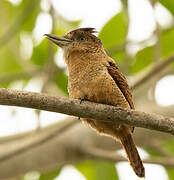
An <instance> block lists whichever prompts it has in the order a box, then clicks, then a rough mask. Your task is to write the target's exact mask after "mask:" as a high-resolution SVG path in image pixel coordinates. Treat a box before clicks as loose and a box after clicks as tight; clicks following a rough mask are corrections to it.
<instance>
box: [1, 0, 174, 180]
mask: <svg viewBox="0 0 174 180" xmlns="http://www.w3.org/2000/svg"><path fill="white" fill-rule="evenodd" d="M121 2H122V4H123V8H122V10H121V11H120V12H119V13H117V14H115V15H114V16H113V17H112V18H111V19H110V20H109V21H108V22H106V24H105V25H104V26H103V28H102V29H101V31H100V32H99V35H98V36H99V38H100V39H101V40H102V42H103V44H104V47H105V48H106V50H107V52H108V54H109V55H110V56H112V57H113V58H114V59H116V60H117V61H116V62H117V63H118V64H119V65H120V67H121V69H122V70H124V73H125V74H128V75H136V74H138V73H140V72H141V71H144V70H145V69H146V68H147V67H149V66H153V65H154V64H155V62H156V60H155V53H156V52H155V51H156V46H157V42H159V43H160V48H161V49H159V55H160V57H161V59H162V60H165V59H166V58H167V57H169V56H170V55H172V54H173V53H174V45H173V42H174V28H173V25H171V26H170V27H169V28H168V29H166V28H164V27H161V26H160V36H159V37H157V35H156V34H155V33H153V34H152V35H151V36H150V37H149V39H146V40H145V41H147V42H151V40H152V39H153V38H154V36H155V38H156V39H158V38H159V41H156V40H155V41H154V42H153V43H151V45H150V46H149V43H143V42H136V45H137V46H138V50H137V52H136V53H132V54H130V53H129V51H128V50H127V45H128V40H127V32H128V27H129V13H128V11H127V10H128V6H129V3H128V1H127V0H121ZM157 2H160V3H161V4H162V5H163V6H164V7H165V8H166V9H167V10H168V11H169V12H170V13H171V14H172V15H173V16H174V0H159V1H158V0H157V1H156V3H157ZM42 12H44V11H43V10H42V9H41V6H40V0H32V1H31V0H22V1H21V3H20V4H19V5H17V6H14V5H13V4H12V3H10V2H9V1H8V0H0V17H1V18H0V26H1V28H0V34H1V36H0V57H1V60H0V87H10V86H11V84H12V83H14V82H16V81H18V80H19V79H20V80H21V79H22V80H23V82H24V83H25V84H26V83H27V82H28V81H29V80H30V79H32V78H33V77H35V76H36V75H37V76H41V77H43V76H47V75H48V74H45V72H48V71H45V68H46V67H45V66H46V65H47V63H48V64H49V62H48V61H49V59H50V54H49V49H50V46H51V44H50V43H49V42H48V41H47V40H46V39H45V40H42V41H41V42H40V43H38V44H36V43H35V40H34V39H32V42H33V49H32V54H31V57H30V59H29V60H26V59H23V56H20V47H21V38H20V37H21V34H22V33H23V32H28V33H29V34H32V33H33V30H34V27H35V24H36V19H37V17H38V15H39V14H40V13H42ZM48 13H49V14H50V15H51V18H52V20H53V29H52V32H53V33H55V34H57V35H63V34H65V33H66V32H68V31H71V30H72V29H75V28H77V27H78V26H79V25H80V24H81V22H82V20H80V19H79V20H77V21H69V20H67V19H65V18H64V17H61V16H60V15H59V13H56V12H55V11H54V10H53V9H52V8H51V9H50V10H49V12H48ZM129 43H130V42H129ZM134 43H135V42H134ZM142 44H143V45H142ZM147 44H148V45H147ZM56 51H57V47H55V46H54V50H53V53H54V54H53V56H51V57H54V55H55V53H56ZM53 62H55V61H53ZM53 65H54V66H55V67H54V68H53V69H54V70H53V76H51V79H49V83H50V84H51V83H52V84H53V85H56V87H57V89H58V90H61V91H62V92H63V93H64V94H65V95H67V94H68V91H67V82H68V78H67V74H66V69H64V68H62V67H59V66H58V65H56V64H53ZM50 73H52V72H50ZM58 92H59V91H58ZM162 146H164V147H165V149H166V151H167V152H169V153H170V154H171V155H172V156H174V141H173V140H170V141H166V142H164V144H162ZM146 150H147V152H148V153H149V154H150V156H151V157H160V156H161V154H160V153H158V152H157V151H155V150H154V149H150V148H147V149H146ZM76 168H77V169H78V170H79V171H80V172H81V173H82V174H83V175H84V177H85V178H86V179H87V180H106V179H108V180H117V179H118V176H117V172H116V169H115V164H114V163H108V162H96V161H85V162H81V163H78V164H76ZM167 172H168V174H169V177H170V179H171V180H172V179H174V170H173V169H167ZM59 173H60V169H55V170H52V171H50V172H41V174H40V178H39V180H53V179H55V178H56V177H57V176H58V175H59Z"/></svg>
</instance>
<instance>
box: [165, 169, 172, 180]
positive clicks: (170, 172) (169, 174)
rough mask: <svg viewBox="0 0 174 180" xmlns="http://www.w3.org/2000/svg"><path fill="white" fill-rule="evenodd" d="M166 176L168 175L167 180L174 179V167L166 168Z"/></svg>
mask: <svg viewBox="0 0 174 180" xmlns="http://www.w3.org/2000/svg"><path fill="white" fill-rule="evenodd" d="M166 170H167V173H168V176H169V180H173V179H174V169H173V168H172V169H170V168H166Z"/></svg>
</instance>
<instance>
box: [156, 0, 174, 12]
mask: <svg viewBox="0 0 174 180" xmlns="http://www.w3.org/2000/svg"><path fill="white" fill-rule="evenodd" d="M159 2H160V3H161V4H162V5H163V6H165V7H166V8H167V9H168V10H169V11H170V12H171V13H172V14H173V15H174V1H173V0H159Z"/></svg>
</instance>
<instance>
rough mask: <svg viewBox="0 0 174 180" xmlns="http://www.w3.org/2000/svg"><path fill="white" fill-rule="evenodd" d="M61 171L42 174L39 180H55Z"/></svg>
mask: <svg viewBox="0 0 174 180" xmlns="http://www.w3.org/2000/svg"><path fill="white" fill-rule="evenodd" d="M60 171H61V169H58V170H54V171H50V172H44V173H41V175H40V178H39V180H54V179H55V178H56V177H57V176H58V175H59V173H60Z"/></svg>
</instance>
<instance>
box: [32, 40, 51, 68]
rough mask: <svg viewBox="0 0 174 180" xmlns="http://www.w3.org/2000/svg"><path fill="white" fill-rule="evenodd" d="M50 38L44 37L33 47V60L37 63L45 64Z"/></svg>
mask: <svg viewBox="0 0 174 180" xmlns="http://www.w3.org/2000/svg"><path fill="white" fill-rule="evenodd" d="M48 43H49V42H48V40H47V39H43V41H42V42H41V43H40V44H39V45H38V46H36V47H34V49H33V55H32V57H31V61H32V62H33V63H34V64H36V65H44V64H45V62H46V60H47V58H48V49H49V46H48Z"/></svg>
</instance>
